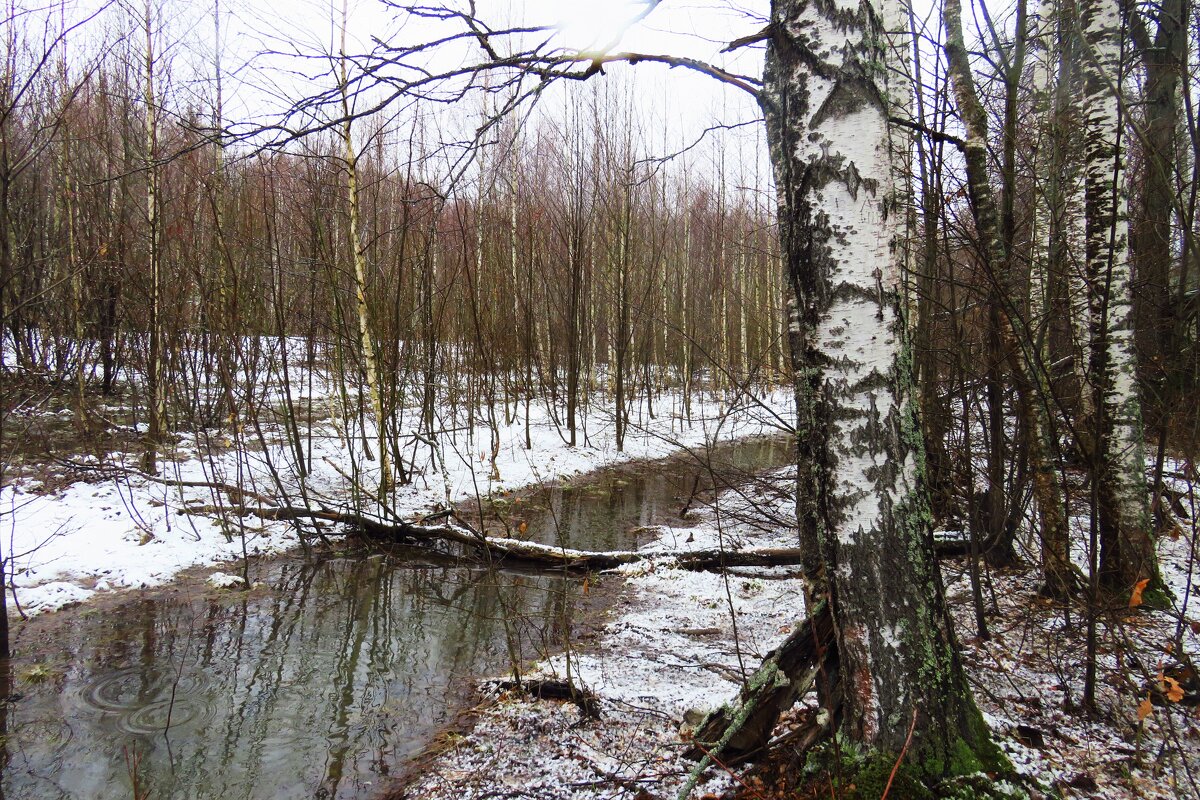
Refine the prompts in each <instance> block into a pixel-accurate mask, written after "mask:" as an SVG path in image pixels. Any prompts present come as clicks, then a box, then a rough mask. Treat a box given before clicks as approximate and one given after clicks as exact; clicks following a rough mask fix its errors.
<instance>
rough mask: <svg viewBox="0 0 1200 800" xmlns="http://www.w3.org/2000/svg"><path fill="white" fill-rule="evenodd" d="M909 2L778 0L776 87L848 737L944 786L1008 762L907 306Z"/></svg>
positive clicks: (780, 174) (802, 424)
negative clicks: (965, 612) (892, 125)
mask: <svg viewBox="0 0 1200 800" xmlns="http://www.w3.org/2000/svg"><path fill="white" fill-rule="evenodd" d="M898 5H899V4H897V3H892V2H890V1H889V0H874V1H873V2H862V3H860V4H857V5H850V6H840V7H839V6H837V5H836V4H823V3H807V2H803V0H775V2H773V3H772V36H771V38H770V39H769V42H768V49H767V64H766V72H765V76H764V85H763V91H762V106H763V110H764V114H765V117H766V124H767V133H768V141H769V144H770V149H771V160H772V163H773V165H774V169H775V182H776V187H777V191H778V206H779V226H780V236H781V247H782V254H783V259H784V270H785V276H786V279H787V282H788V289H789V296H788V301H787V302H788V306H789V313H788V333H789V340H790V345H791V357H792V368H793V371H794V378H795V383H796V405H797V410H798V437H799V443H800V444H799V461H800V469H799V473H798V476H799V477H798V482H797V512H798V516H799V520H800V525H801V538H802V544H804V545H805V546H806V547H808V548H810V552H811V553H812V555H811V558H810V560H809V562H808V563H807V564H806V565H805V567H806V572H807V574H808V578H809V581H810V583H811V585H812V590H813V595H814V597H819V596H827V597H828V599H829V603H830V605H831V608H832V613H833V618H834V621H835V625H836V631H837V653H838V665H839V666H838V672H839V676H840V685H841V686H842V687H844V690H843V692H842V697H841V700H842V723H841V727H842V731H843V732H844V733H845V734H846V735H847V736H848V737H849V738H850V739H851V740H853V741H856V742H859V743H861V744H863V745H865V746H866V747H867V748H869V749H871V750H874V751H877V752H880V753H891V754H895V753H898V752H900V751H901V750H902V749H903V748H904V747H905V744H906V742H905V739H906V733H907V731H908V727H909V726H908V725H907V724H906V723H908V721H909V720H912V721H913V722H912V726H913V727H912V741H911V744H910V745H909V749H908V752H909V756H908V763H909V764H910V765H912V766H913V768H914V769H915V770H916V771H918V772H919V773H921V774H922V776H923V777H925V778H928V779H931V780H937V779H940V778H943V777H946V776H949V775H952V774H965V773H970V772H974V771H976V770H978V769H981V768H984V767H985V766H986V767H992V766H995V765H996V764H997V763H998V762H1000V761H1001V760H1002V758H1001V756H1000V755H999V753H998V751H997V750H996V749H995V747H994V745H993V744H992V743H991V741H990V738H989V734H988V731H987V728H986V726H985V725H984V724H983V721H982V718H981V717H980V714H979V712H978V710H977V709H976V707H975V705H974V701H973V699H972V697H971V694H970V691H969V689H968V688H967V684H966V680H965V677H964V674H963V672H962V669H961V666H960V664H959V662H958V660H957V658H956V657H955V655H954V646H953V642H952V632H951V629H950V622H949V618H948V616H947V613H946V610H945V605H944V601H943V597H942V589H941V582H940V577H939V575H938V572H937V567H936V563H935V562H934V559H933V554H932V547H931V541H930V537H929V530H930V516H929V511H928V504H927V498H926V487H925V485H924V475H923V469H924V465H923V453H922V448H921V434H920V427H919V425H918V423H917V415H916V404H915V397H914V385H913V380H912V364H911V350H910V346H909V342H908V340H907V334H906V330H905V320H904V318H903V315H902V310H901V293H900V284H901V280H902V275H901V264H900V261H899V258H898V252H897V249H896V247H897V241H896V237H897V235H898V233H899V232H900V230H902V226H903V224H904V216H905V215H904V214H903V213H902V212H900V210H899V209H898V208H897V207H896V205H897V204H896V202H895V198H896V195H897V193H896V184H895V180H894V176H895V170H894V168H895V166H896V165H894V164H892V163H890V162H891V152H892V151H891V144H890V142H889V131H888V117H889V113H890V110H891V103H892V102H893V100H895V99H897V98H899V97H901V96H902V93H903V92H905V91H907V87H895V86H889V85H888V83H887V73H886V70H885V69H884V65H885V63H886V57H887V54H886V47H887V36H886V31H888V30H893V31H895V30H902V29H903V27H904V26H903V23H902V21H901V18H900V15H899V8H898Z"/></svg>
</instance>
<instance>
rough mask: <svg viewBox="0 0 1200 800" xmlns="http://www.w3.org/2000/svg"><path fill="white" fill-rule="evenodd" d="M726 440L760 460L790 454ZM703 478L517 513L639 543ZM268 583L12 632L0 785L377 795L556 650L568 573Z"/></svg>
mask: <svg viewBox="0 0 1200 800" xmlns="http://www.w3.org/2000/svg"><path fill="white" fill-rule="evenodd" d="M733 455H734V456H735V459H734V460H739V459H740V460H741V461H742V462H746V461H749V462H752V463H751V464H750V466H760V467H761V466H767V465H773V464H775V463H778V462H779V461H781V460H784V459H786V457H787V451H786V448H785V447H784V446H782V445H773V446H764V445H760V444H756V445H742V446H741V447H740V448H739V449H737V450H735V451H734V452H733ZM696 486H697V479H696V477H695V474H694V472H693V471H689V470H684V469H680V468H679V467H678V466H675V467H672V468H670V469H666V470H662V471H658V472H654V471H650V472H648V473H647V474H646V475H643V476H631V475H624V476H621V477H614V478H612V479H611V480H608V481H607V482H604V483H602V484H600V485H599V486H592V485H583V484H581V485H579V486H577V487H574V488H560V489H554V490H551V491H549V492H548V493H547V494H546V496H544V497H543V498H541V500H540V502H535V503H530V504H529V505H528V506H527V507H525V508H522V509H521V516H522V519H524V520H525V521H527V524H528V530H529V533H530V534H532V535H535V536H537V537H539V538H541V539H542V540H543V541H553V542H563V543H564V544H568V545H571V546H577V547H589V548H596V549H599V548H624V547H631V546H634V545H636V544H637V542H636V541H635V540H634V539H633V538H631V536H630V534H629V530H630V528H631V527H635V526H638V525H647V524H651V523H653V522H655V521H656V519H657V518H658V517H659V515H660V514H661V513H662V512H663V510H664V509H665V510H666V512H668V513H675V512H677V511H678V510H679V508H680V507H681V506H682V504H683V502H684V501H685V500H686V495H687V493H688V492H690V491H691V490H692V489H693V488H695V487H696ZM539 506H540V508H541V510H540V511H539V510H538V507H539ZM260 579H261V580H263V581H264V583H265V584H266V588H264V589H262V590H256V591H255V592H252V593H250V594H245V593H238V592H220V593H214V592H197V593H196V594H195V596H184V595H182V594H181V595H179V596H173V597H169V598H168V599H154V600H150V599H133V600H129V601H127V602H125V603H123V604H120V605H117V606H115V607H113V608H111V609H109V610H106V611H104V612H99V613H97V612H94V611H89V610H86V609H85V610H79V609H76V610H74V611H71V612H67V613H69V614H70V615H71V616H70V617H69V619H71V620H72V621H73V623H74V624H72V625H71V626H70V627H69V629H68V630H67V632H66V634H65V635H63V636H62V637H61V639H60V640H59V641H55V642H38V643H36V644H35V643H30V642H24V643H21V645H22V646H23V647H25V649H27V650H36V651H39V652H43V653H45V654H46V660H47V662H48V663H50V664H51V665H55V666H54V667H53V669H51V670H50V671H49V673H48V677H46V676H43V677H42V679H40V680H34V678H35V677H37V676H31V675H26V676H25V679H23V680H18V681H17V682H16V686H15V688H16V690H17V691H18V692H23V696H18V699H16V700H15V701H14V702H11V703H9V704H7V705H6V706H4V707H3V709H2V710H3V712H4V713H0V747H3V750H0V763H3V765H4V769H3V776H2V778H0V800H14V799H15V798H39V799H40V798H132V797H135V787H136V794H137V795H138V796H139V797H143V798H153V799H154V800H165V799H166V798H221V800H243V799H244V800H251V799H255V800H257V799H258V798H298V797H318V798H339V797H362V796H370V794H371V793H372V787H373V785H374V784H376V783H377V782H378V781H380V779H381V778H382V777H384V776H386V775H387V772H388V770H389V768H390V767H392V766H394V765H396V764H398V763H400V762H401V761H402V760H403V759H404V758H405V757H406V756H409V755H412V754H414V753H415V752H416V751H418V750H419V749H420V748H422V747H423V746H424V745H426V744H427V743H428V741H429V739H430V737H431V735H432V734H433V732H434V731H435V730H436V729H437V728H438V727H439V726H440V725H441V724H443V723H445V722H446V721H447V720H448V718H449V716H450V715H451V714H453V713H454V710H455V709H457V708H458V707H459V706H460V705H461V704H462V702H463V698H464V697H466V694H467V687H468V686H469V684H470V681H471V679H473V678H476V677H478V676H481V675H487V674H500V673H504V672H507V671H508V669H509V668H510V665H511V662H512V660H513V658H517V659H518V660H521V659H525V658H530V657H532V656H534V655H536V654H538V653H542V652H546V651H548V650H557V649H560V648H561V647H562V644H563V642H564V641H565V639H566V637H567V636H568V634H569V626H570V620H571V616H572V614H571V610H572V606H573V603H574V602H575V599H576V591H577V587H578V584H577V583H576V581H575V580H574V579H564V578H554V577H550V576H540V575H539V576H522V575H513V574H497V573H495V572H489V571H486V570H481V569H477V568H466V567H454V566H439V567H431V566H423V567H414V566H413V563H412V561H410V560H403V559H399V558H393V557H385V556H379V555H376V556H371V557H360V558H345V559H336V560H328V561H324V562H321V563H318V564H311V563H304V562H302V561H299V560H282V561H277V562H275V563H273V564H271V565H269V566H268V567H267V568H266V572H265V574H264V575H263V576H261V578H260ZM19 674H20V673H19V672H18V675H19ZM4 680H11V678H10V677H9V675H8V673H7V672H6V670H5V669H4V668H3V665H0V683H2V682H3V681H4ZM0 689H3V686H0ZM2 695H3V693H2V692H0V696H2Z"/></svg>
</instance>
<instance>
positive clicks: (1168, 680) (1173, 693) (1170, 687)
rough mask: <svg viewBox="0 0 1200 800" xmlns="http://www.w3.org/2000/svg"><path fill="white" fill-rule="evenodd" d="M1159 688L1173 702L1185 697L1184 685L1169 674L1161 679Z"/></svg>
mask: <svg viewBox="0 0 1200 800" xmlns="http://www.w3.org/2000/svg"><path fill="white" fill-rule="evenodd" d="M1159 688H1160V689H1161V691H1162V693H1163V694H1165V695H1166V696H1167V699H1168V700H1170V701H1171V702H1172V703H1178V702H1179V701H1180V700H1182V699H1183V687H1182V686H1180V685H1179V681H1177V680H1175V679H1174V678H1172V677H1171V676H1169V675H1168V676H1166V677H1164V678H1163V679H1162V680H1161V681H1159Z"/></svg>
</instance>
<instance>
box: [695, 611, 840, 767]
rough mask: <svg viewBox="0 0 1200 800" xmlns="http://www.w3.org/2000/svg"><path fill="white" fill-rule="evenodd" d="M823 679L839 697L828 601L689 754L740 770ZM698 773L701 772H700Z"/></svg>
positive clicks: (699, 733)
mask: <svg viewBox="0 0 1200 800" xmlns="http://www.w3.org/2000/svg"><path fill="white" fill-rule="evenodd" d="M818 679H823V680H825V681H826V684H825V686H826V687H827V688H826V691H825V692H823V694H825V695H828V696H836V691H834V689H833V685H834V682H835V681H836V679H837V647H836V642H835V640H834V635H833V614H831V613H830V611H829V603H828V602H822V603H821V604H820V605H819V606H817V609H816V611H815V612H814V613H813V614H812V616H810V617H809V618H808V619H806V620H804V621H803V622H802V623H800V625H799V626H798V627H797V628H796V630H795V631H793V632H792V633H791V634H790V635H789V636H788V637H787V638H786V639H784V640H783V642H782V643H781V644H780V645H779V646H778V647H777V648H775V649H774V650H772V651H771V652H770V653H769V654H768V655H767V657H766V658H765V659H763V663H762V666H760V667H759V668H758V670H757V671H756V672H755V673H754V675H753V676H752V677H751V678H750V680H749V681H747V682H746V684H745V685H744V686H743V687H742V691H741V693H740V694H739V696H738V702H737V703H736V704H726V705H723V706H721V707H720V708H717V709H715V710H713V711H711V712H709V714H708V715H707V716H706V717H705V718H704V719H703V721H701V723H700V724H699V725H698V726H697V727H696V730H695V732H694V733H693V734H692V737H691V738H692V744H691V747H690V748H689V749H688V750H687V752H686V756H687V757H688V758H691V759H699V760H700V761H701V766H700V767H699V771H701V772H702V771H703V769H704V768H705V767H707V763H706V762H711V761H713V760H718V759H719V760H720V761H721V763H723V764H725V765H726V766H734V765H736V764H740V763H743V762H745V761H748V760H750V759H751V758H753V757H754V756H755V755H757V754H758V753H760V752H762V751H763V750H765V749H766V747H767V744H768V743H769V742H770V740H771V732H772V731H773V730H775V725H776V723H777V722H778V721H779V716H780V714H782V713H783V712H784V711H786V710H788V709H789V708H791V707H792V706H793V705H794V704H795V703H796V701H797V700H798V699H800V698H801V697H802V696H804V695H805V694H806V693H807V692H808V690H809V689H811V688H812V687H813V685H814V684H815V683H816V682H817V680H818ZM695 774H698V773H695Z"/></svg>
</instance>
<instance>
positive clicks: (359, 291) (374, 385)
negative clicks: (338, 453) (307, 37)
mask: <svg viewBox="0 0 1200 800" xmlns="http://www.w3.org/2000/svg"><path fill="white" fill-rule="evenodd" d="M348 16H349V8H348V5H347V0H343V2H342V42H341V58H340V64H339V67H340V80H339V89H340V90H341V99H342V116H343V122H342V124H341V131H340V132H341V137H342V153H343V158H344V159H345V167H346V200H347V203H348V204H349V206H350V242H349V244H350V250H351V257H352V258H353V261H354V305H355V309H356V310H357V315H358V333H359V342H360V344H361V346H362V357H363V372H364V373H365V376H366V381H367V392H368V394H369V395H370V398H371V411H372V412H373V414H374V416H375V433H376V446H377V447H378V449H379V488H378V496H379V499H380V500H381V501H382V500H383V499H384V498H385V497H386V495H387V494H388V493H389V492H390V491H391V486H392V470H391V462H390V458H389V453H388V439H387V418H386V417H385V416H384V410H383V396H382V394H381V393H380V388H379V369H378V366H377V362H376V358H375V340H374V338H373V336H372V333H371V316H370V309H369V308H368V307H367V255H366V252H365V245H364V244H363V241H362V231H361V228H362V225H361V222H360V220H361V217H362V215H361V212H360V203H359V192H358V153H357V151H356V150H355V147H354V131H353V125H352V122H351V109H350V87H349V81H350V78H349V72H348V66H347V61H348V59H347V57H346V23H347V18H348Z"/></svg>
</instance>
